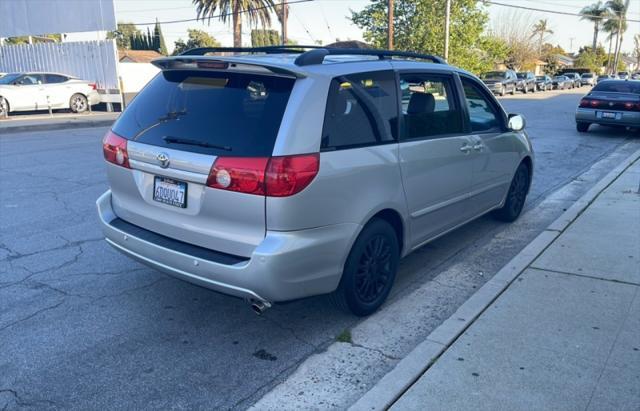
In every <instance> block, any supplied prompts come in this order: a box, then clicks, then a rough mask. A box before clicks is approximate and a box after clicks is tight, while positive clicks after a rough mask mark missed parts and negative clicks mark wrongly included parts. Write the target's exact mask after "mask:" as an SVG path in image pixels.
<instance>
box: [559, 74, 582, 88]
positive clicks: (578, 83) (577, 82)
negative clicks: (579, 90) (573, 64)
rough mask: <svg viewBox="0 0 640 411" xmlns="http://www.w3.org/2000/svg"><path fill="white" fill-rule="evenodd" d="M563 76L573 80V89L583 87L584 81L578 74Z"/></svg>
mask: <svg viewBox="0 0 640 411" xmlns="http://www.w3.org/2000/svg"><path fill="white" fill-rule="evenodd" d="M563 76H565V77H568V78H569V79H570V80H571V87H570V88H575V87H582V79H581V78H580V74H578V73H564V74H563Z"/></svg>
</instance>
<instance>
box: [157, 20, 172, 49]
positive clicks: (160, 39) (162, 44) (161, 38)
mask: <svg viewBox="0 0 640 411" xmlns="http://www.w3.org/2000/svg"><path fill="white" fill-rule="evenodd" d="M153 40H154V44H153V46H154V49H155V50H157V51H158V53H160V54H163V55H165V56H166V55H168V54H169V52H168V51H167V44H166V43H165V41H164V35H163V34H162V27H160V23H158V20H156V26H155V27H154V29H153Z"/></svg>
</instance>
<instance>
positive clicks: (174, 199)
mask: <svg viewBox="0 0 640 411" xmlns="http://www.w3.org/2000/svg"><path fill="white" fill-rule="evenodd" d="M153 199H154V200H155V201H158V202H160V203H163V204H168V205H171V206H174V207H180V208H186V207H187V183H185V182H183V181H177V180H173V179H171V178H166V177H155V178H154V179H153Z"/></svg>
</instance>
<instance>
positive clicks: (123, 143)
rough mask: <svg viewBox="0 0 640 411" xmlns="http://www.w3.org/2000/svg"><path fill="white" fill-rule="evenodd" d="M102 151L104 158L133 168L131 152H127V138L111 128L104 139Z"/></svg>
mask: <svg viewBox="0 0 640 411" xmlns="http://www.w3.org/2000/svg"><path fill="white" fill-rule="evenodd" d="M102 152H103V153H104V159H105V160H107V161H108V162H110V163H113V164H116V165H119V166H122V167H125V168H131V167H130V166H129V154H128V153H127V139H125V138H122V137H120V136H119V135H117V134H115V133H114V132H113V131H111V130H109V131H108V132H107V134H106V135H105V136H104V139H103V140H102Z"/></svg>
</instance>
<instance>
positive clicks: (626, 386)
mask: <svg viewBox="0 0 640 411" xmlns="http://www.w3.org/2000/svg"><path fill="white" fill-rule="evenodd" d="M639 184H640V160H639V161H636V162H635V164H633V165H632V166H631V167H630V168H628V169H627V170H626V171H625V172H624V173H623V174H622V175H620V176H619V177H618V178H617V179H616V180H615V181H614V182H613V183H612V184H611V185H610V186H609V187H608V188H606V189H605V190H604V191H603V192H602V193H601V194H600V195H599V196H598V197H597V198H596V199H595V201H594V202H593V203H592V204H591V205H589V207H588V208H587V209H586V210H585V211H584V212H583V213H582V214H581V215H580V216H579V217H578V218H577V219H576V220H575V221H573V223H571V224H570V225H569V226H568V227H567V228H566V229H565V230H563V231H562V233H561V234H560V235H559V236H558V237H557V238H556V239H555V240H554V241H553V242H552V243H551V244H550V245H549V246H548V247H547V248H546V250H545V251H544V252H543V253H542V254H541V255H540V256H539V257H538V258H537V259H536V260H535V261H533V263H531V264H530V265H529V267H528V268H527V269H526V270H525V271H524V272H523V273H522V274H520V275H519V277H518V278H517V279H516V280H515V281H514V282H513V283H512V284H511V285H510V286H509V287H508V288H507V289H506V291H504V292H503V293H502V294H500V295H499V297H498V298H497V299H496V300H495V301H494V302H493V303H492V304H491V305H490V306H489V307H488V308H487V309H486V310H485V311H484V312H483V313H482V314H481V315H480V316H479V318H477V319H476V320H475V321H474V322H473V323H472V324H471V325H470V326H469V328H467V329H466V331H465V332H464V333H463V334H462V335H461V336H460V337H459V338H458V339H457V340H455V342H453V344H452V345H451V346H450V347H449V348H447V349H446V351H444V353H443V354H442V355H441V356H440V357H439V358H438V359H437V360H436V361H435V363H434V364H433V365H432V366H431V367H429V368H428V369H427V371H426V372H425V373H424V374H423V375H422V376H421V377H420V378H419V379H418V381H416V382H415V383H414V384H413V385H412V386H411V387H410V388H409V389H408V390H407V391H406V392H405V393H404V394H403V395H402V396H401V397H400V398H399V399H398V400H397V401H396V402H395V403H394V404H393V406H392V407H391V409H393V410H424V409H428V410H441V409H442V410H445V409H446V410H454V409H465V410H466V409H474V410H478V409H486V410H548V409H553V410H574V409H576V410H638V409H640V194H638V187H639Z"/></svg>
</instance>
